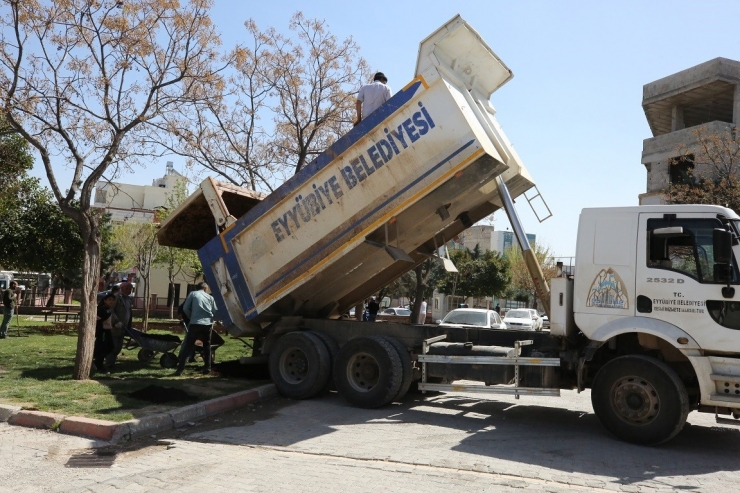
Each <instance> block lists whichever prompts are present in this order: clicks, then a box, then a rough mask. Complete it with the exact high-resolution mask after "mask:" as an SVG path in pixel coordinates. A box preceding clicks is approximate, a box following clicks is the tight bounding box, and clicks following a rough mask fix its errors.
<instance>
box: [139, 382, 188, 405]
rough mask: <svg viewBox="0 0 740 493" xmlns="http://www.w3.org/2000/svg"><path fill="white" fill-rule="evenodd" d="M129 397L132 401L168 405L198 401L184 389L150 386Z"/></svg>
mask: <svg viewBox="0 0 740 493" xmlns="http://www.w3.org/2000/svg"><path fill="white" fill-rule="evenodd" d="M128 396H129V397H131V398H132V399H137V400H140V401H146V402H153V403H154V404H167V403H169V402H190V401H197V400H198V398H197V397H196V396H194V395H191V394H188V393H187V392H185V391H184V390H182V389H173V388H171V387H161V386H159V385H148V386H146V387H144V388H143V389H139V390H136V391H134V392H131V393H130V394H128Z"/></svg>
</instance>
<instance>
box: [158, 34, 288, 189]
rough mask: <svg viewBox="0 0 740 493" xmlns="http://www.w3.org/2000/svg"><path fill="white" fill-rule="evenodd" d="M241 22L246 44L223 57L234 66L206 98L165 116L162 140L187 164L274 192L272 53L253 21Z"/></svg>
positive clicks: (277, 178)
mask: <svg viewBox="0 0 740 493" xmlns="http://www.w3.org/2000/svg"><path fill="white" fill-rule="evenodd" d="M244 25H245V27H246V29H247V32H248V33H249V36H250V46H246V45H245V46H238V47H236V48H235V49H234V50H233V51H232V52H231V53H229V54H228V55H227V56H226V57H225V61H226V62H228V63H229V64H230V66H231V69H232V70H231V71H230V72H229V74H228V75H227V76H225V80H224V84H223V85H220V86H213V87H212V89H213V90H212V91H211V93H210V94H209V97H208V98H204V99H203V100H201V101H199V102H198V104H196V105H183V106H180V107H179V108H178V111H177V112H173V113H171V114H169V115H167V118H166V121H165V125H166V128H165V129H166V130H167V131H168V134H169V135H170V136H171V138H170V140H169V141H168V142H166V144H165V145H166V147H167V148H168V149H169V150H170V151H172V152H174V153H176V154H179V155H182V156H185V157H186V158H187V162H188V165H189V166H191V167H192V166H194V165H199V166H202V167H203V168H205V169H206V170H208V171H210V172H213V173H216V174H217V175H219V176H220V177H221V178H222V179H225V180H227V181H229V182H231V183H233V184H234V185H237V186H246V187H248V188H250V189H252V190H266V191H272V190H273V187H274V184H275V183H282V182H283V181H284V179H285V176H284V174H283V173H282V171H284V170H282V169H280V168H279V167H278V165H277V159H276V157H275V152H274V147H273V146H272V145H271V144H270V140H271V138H272V137H271V135H270V132H269V131H268V130H267V129H266V128H265V126H264V124H265V116H269V111H270V109H269V106H268V102H269V97H270V91H271V90H272V89H273V83H272V82H271V81H270V80H269V79H268V78H267V75H266V73H265V70H266V67H267V66H268V65H269V64H270V63H271V62H269V60H270V59H271V58H272V57H274V56H275V55H274V53H273V51H272V49H271V44H270V38H269V37H268V35H267V34H265V33H262V32H261V31H260V30H259V29H258V28H257V25H256V24H255V23H254V21H251V20H250V21H247V22H246V23H245V24H244Z"/></svg>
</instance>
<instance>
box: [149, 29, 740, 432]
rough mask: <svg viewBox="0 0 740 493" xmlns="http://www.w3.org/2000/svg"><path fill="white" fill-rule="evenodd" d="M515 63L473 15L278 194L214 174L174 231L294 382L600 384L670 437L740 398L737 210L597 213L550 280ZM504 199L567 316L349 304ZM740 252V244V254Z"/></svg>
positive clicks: (610, 398)
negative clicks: (506, 319)
mask: <svg viewBox="0 0 740 493" xmlns="http://www.w3.org/2000/svg"><path fill="white" fill-rule="evenodd" d="M511 78H512V72H511V71H510V70H509V68H508V67H507V66H506V65H505V64H504V63H503V62H502V61H501V60H500V59H499V58H498V57H497V56H496V54H495V53H494V52H493V51H492V50H491V49H490V47H489V46H488V45H487V44H486V43H485V42H484V41H483V40H482V39H481V37H480V36H479V35H478V34H477V33H476V32H475V30H473V29H472V28H471V27H470V26H469V25H468V24H467V23H466V22H465V21H464V20H463V19H461V18H460V17H459V16H457V17H455V18H453V19H452V20H451V21H449V22H448V23H446V24H445V25H443V26H442V27H441V28H440V29H438V30H436V31H435V32H434V33H432V34H431V35H430V36H429V37H428V38H426V39H425V40H424V41H422V42H421V44H420V48H419V54H418V60H417V66H416V77H415V78H414V79H413V80H412V81H411V82H409V84H407V85H406V86H405V87H404V88H403V89H401V90H400V91H399V92H398V93H396V94H395V95H393V97H392V98H391V99H390V100H389V101H388V102H386V103H385V104H384V105H383V106H382V107H381V108H379V109H378V110H376V111H375V112H373V113H372V114H370V115H369V116H368V117H367V118H366V119H365V120H363V121H362V122H361V123H360V124H359V125H357V126H356V127H354V128H353V129H352V130H351V131H349V132H348V133H347V134H346V135H344V136H343V137H342V138H340V139H339V140H337V141H336V142H335V143H334V144H333V145H332V146H331V147H329V148H328V149H327V150H326V151H325V152H324V153H323V154H321V155H320V156H319V157H318V158H317V159H316V160H314V161H313V162H311V163H310V164H308V165H307V166H305V167H304V168H303V169H301V170H300V171H299V172H298V173H297V174H296V175H295V176H293V177H292V178H290V179H289V180H287V181H286V182H285V183H284V184H283V185H281V186H280V187H279V188H277V189H276V190H275V191H274V192H272V193H271V194H269V195H263V194H259V193H256V192H253V191H249V190H245V189H242V188H239V187H235V186H232V185H228V184H224V183H220V182H218V181H216V180H213V179H211V178H208V179H206V180H205V181H204V182H203V183H202V184H201V185H200V186H199V187H198V189H197V190H196V191H195V193H193V194H192V195H191V196H190V197H189V198H188V199H187V200H186V201H185V202H184V203H183V204H182V205H181V206H180V207H179V208H178V209H177V210H176V211H175V212H174V213H173V214H171V215H170V216H169V217H168V218H167V220H165V221H164V222H163V223H162V224H161V227H160V230H159V233H158V235H159V241H160V243H161V244H163V245H171V246H176V247H183V248H192V249H197V250H198V255H199V257H200V260H201V262H202V264H203V272H204V276H205V279H206V280H207V282H208V284H209V286H210V287H211V288H212V292H213V296H214V297H215V299H216V303H217V306H218V318H220V320H221V321H222V323H223V324H224V325H225V326H226V327H227V328H228V331H229V333H230V334H232V335H233V336H235V337H245V338H251V339H252V340H253V341H254V342H253V347H252V349H253V358H255V359H256V360H265V361H266V362H267V364H268V366H269V370H270V375H271V377H272V379H273V381H274V382H275V385H276V386H277V388H278V389H279V391H280V392H281V393H282V394H283V395H285V396H288V397H291V398H296V399H306V398H310V397H313V396H316V395H318V394H320V393H322V392H325V391H326V390H327V389H329V388H331V387H334V388H335V389H336V391H338V393H339V394H341V395H342V397H344V398H345V399H346V400H347V401H349V402H350V403H352V404H354V405H357V406H362V407H379V406H383V405H386V404H388V403H390V402H392V401H394V400H399V399H402V398H403V396H404V395H405V394H406V392H407V391H408V390H409V388H410V387H411V385H412V384H415V385H416V386H417V387H418V388H419V389H420V390H421V391H422V392H427V391H443V392H455V391H462V392H472V393H481V394H493V395H495V394H505V395H513V396H515V397H516V398H519V397H520V396H528V395H545V396H558V395H560V392H561V390H563V389H577V390H579V391H581V390H584V389H591V399H592V403H593V407H594V411H595V413H596V415H597V417H598V418H599V420H600V421H601V422H602V423H603V425H604V426H605V427H606V428H607V429H608V430H609V431H610V432H612V433H613V434H614V435H616V436H617V437H619V438H621V439H623V440H627V441H631V442H635V443H641V444H657V443H661V442H664V441H666V440H669V439H670V438H672V437H673V436H675V435H676V434H677V433H678V432H679V431H680V430H681V428H682V427H683V425H684V423H685V421H686V417H687V415H688V413H689V412H690V411H692V410H697V411H702V412H713V413H715V415H716V417H717V419H718V420H725V419H726V418H724V417H720V415H722V416H725V415H732V416H733V417H735V418H737V417H738V416H739V415H738V412H740V358H738V356H739V355H740V332H739V331H738V329H740V303H738V301H735V300H736V294H735V288H734V287H733V286H734V285H736V284H738V282H740V275H739V274H738V267H737V264H736V263H735V261H734V257H733V250H735V251H737V248H738V246H737V245H738V237H739V236H740V218H739V217H738V216H737V215H736V214H735V213H734V212H733V211H731V210H729V209H726V208H723V207H717V206H707V205H702V206H700V205H683V206H649V207H647V206H646V207H625V208H601V209H584V210H583V211H582V213H581V216H580V219H579V228H578V238H577V250H576V260H575V274H573V273H572V272H569V273H568V274H567V275H566V274H565V273H563V274H562V275H561V276H559V277H557V278H555V279H552V280H551V283H550V285H548V284H547V283H546V282H545V281H544V279H543V277H542V275H541V271H540V270H539V266H538V265H537V263H536V260H535V259H534V256H533V255H531V249H530V246H529V244H528V242H527V238H526V235H525V234H524V228H523V226H522V224H521V221H520V220H519V218H518V216H517V212H516V209H515V207H514V199H516V198H518V197H522V196H523V197H526V198H527V200H531V199H532V198H534V197H537V196H538V195H539V192H538V191H537V188H536V185H535V183H534V180H533V179H532V177H531V175H530V174H529V172H528V171H527V169H526V168H525V167H524V165H523V163H522V161H521V159H520V158H519V156H518V155H517V153H516V152H515V151H514V149H513V147H512V145H511V143H510V142H509V140H508V139H507V138H506V136H505V134H504V132H503V131H502V129H501V126H500V125H499V123H498V122H497V119H496V116H495V113H496V111H495V109H494V107H493V106H492V104H491V103H490V97H491V95H492V94H493V93H494V92H495V91H496V90H497V89H498V88H500V87H501V86H502V85H503V84H505V83H507V82H508V81H509V80H510V79H511ZM499 209H504V210H505V211H506V214H507V215H508V216H509V219H510V222H511V224H512V226H513V230H514V233H515V234H516V236H517V240H518V241H519V244H520V245H521V246H522V248H523V250H524V251H525V253H526V252H530V255H529V256H528V262H527V263H528V267H529V268H530V272H531V273H532V275H533V279H534V280H535V284H536V286H537V289H538V293H539V297H540V299H541V300H542V301H543V303H544V304H545V308H546V311H547V312H548V314H549V317H550V325H551V328H550V331H549V332H548V331H543V332H527V331H518V330H492V329H483V328H477V327H475V326H460V327H441V326H436V325H416V324H410V323H409V324H401V323H389V322H383V323H367V322H359V321H354V320H346V319H343V318H342V314H343V313H345V312H346V311H347V310H348V309H350V308H351V307H353V306H355V305H356V304H358V303H361V302H362V301H363V300H365V299H367V298H368V297H369V296H371V295H372V294H374V293H376V292H377V291H378V290H380V289H381V288H382V287H383V286H385V285H387V284H388V283H390V282H392V281H393V280H395V279H397V278H398V277H399V276H401V275H403V274H404V273H405V272H408V271H409V270H410V269H413V268H414V267H416V266H417V265H419V264H420V263H422V262H424V261H426V260H427V259H430V258H431V259H433V260H434V261H435V262H439V263H440V264H442V265H443V266H444V267H445V268H446V269H448V270H450V271H454V270H455V267H454V265H453V264H452V262H450V260H449V258H448V256H447V255H445V254H444V253H443V252H445V249H444V245H446V243H447V242H448V241H449V240H450V239H451V238H454V237H455V236H456V235H458V234H459V233H461V232H462V231H464V230H465V229H466V228H468V227H470V226H471V225H473V224H474V223H476V222H477V221H479V220H481V219H482V218H485V217H486V216H489V215H490V214H492V213H494V212H495V211H497V210H499ZM738 253H740V252H738Z"/></svg>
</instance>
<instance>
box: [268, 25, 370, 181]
mask: <svg viewBox="0 0 740 493" xmlns="http://www.w3.org/2000/svg"><path fill="white" fill-rule="evenodd" d="M290 30H291V31H293V32H294V33H295V34H296V36H297V39H291V38H284V37H282V36H278V35H277V34H276V33H275V32H274V31H270V34H269V38H270V42H271V45H272V46H273V50H274V53H275V56H274V57H272V58H270V59H269V62H270V65H271V66H270V67H269V77H270V79H271V80H272V81H273V83H274V86H275V92H276V94H277V96H278V104H277V105H276V106H275V107H274V108H273V109H274V111H275V115H276V116H275V125H276V134H275V137H276V140H275V145H276V148H277V152H278V156H279V158H280V160H281V162H282V163H283V164H285V165H286V166H293V169H294V170H295V172H296V173H297V172H298V171H299V170H300V169H301V168H302V167H303V166H304V165H305V164H307V163H308V162H310V161H311V159H312V158H313V157H315V156H316V155H318V154H320V153H321V152H323V151H324V150H325V149H326V148H327V147H329V146H330V145H331V144H332V143H333V142H334V141H335V140H336V139H337V138H338V137H339V136H341V135H343V134H344V133H346V132H347V130H349V129H350V128H351V122H353V121H354V115H353V111H354V105H355V99H356V97H355V95H356V91H357V89H358V88H359V86H360V84H361V83H362V82H363V81H365V80H366V79H367V75H368V74H367V73H368V68H367V63H366V62H365V60H364V59H362V58H361V57H360V56H359V47H358V46H357V44H356V43H355V42H354V40H353V39H352V38H351V37H350V38H347V39H345V40H343V41H341V42H340V41H338V40H337V38H336V37H335V36H334V35H333V34H331V32H329V29H328V26H327V24H326V22H325V21H323V20H319V19H306V18H305V17H304V16H303V14H302V13H301V12H298V13H296V14H295V15H294V16H293V18H292V19H291V20H290Z"/></svg>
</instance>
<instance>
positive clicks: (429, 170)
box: [257, 140, 475, 296]
mask: <svg viewBox="0 0 740 493" xmlns="http://www.w3.org/2000/svg"><path fill="white" fill-rule="evenodd" d="M474 142H475V140H470V141H468V142H467V143H465V144H463V146H462V147H460V148H459V149H457V150H456V151H454V152H453V153H452V154H450V155H449V156H447V157H446V158H444V159H443V160H442V161H440V162H439V163H437V164H435V165H434V166H432V167H431V168H429V169H428V170H427V171H426V172H424V174H422V175H420V176H419V177H417V178H416V179H415V180H414V181H412V182H411V183H409V184H408V185H406V186H405V187H404V188H402V189H401V190H399V191H398V192H396V193H394V194H393V195H392V196H390V197H389V198H388V199H387V200H385V201H384V202H383V203H381V204H380V205H378V206H377V207H375V208H374V209H372V210H371V211H369V212H368V213H367V214H365V215H364V216H362V217H361V218H360V219H358V220H357V221H355V222H354V223H352V224H350V225H349V226H347V227H346V228H345V229H344V230H343V231H341V232H340V233H338V234H337V235H335V236H334V237H333V238H332V239H331V240H329V241H327V242H326V243H325V244H324V246H323V247H321V248H319V249H318V250H316V251H315V252H314V253H312V254H311V255H309V256H308V257H307V258H306V259H305V260H303V261H302V262H301V263H299V264H298V265H296V266H295V267H294V268H293V269H291V270H289V271H288V272H286V273H285V274H283V275H282V276H280V277H278V278H277V279H275V280H274V281H272V282H271V283H270V284H268V285H267V286H265V287H264V288H263V289H262V290H260V291H258V292H257V296H260V295H261V294H263V293H264V292H265V291H267V290H268V289H270V288H271V287H273V286H274V285H275V284H277V283H278V282H280V281H283V280H284V279H285V278H286V277H287V276H289V275H290V274H292V273H293V272H295V271H296V269H298V268H299V267H301V266H302V265H303V264H305V263H306V262H308V261H309V260H311V259H312V258H314V257H316V256H317V255H319V254H321V253H322V252H323V251H324V250H326V248H328V247H329V246H330V245H334V244H335V243H336V242H337V241H339V239H340V238H341V237H343V236H344V235H346V234H347V233H349V232H350V231H351V230H352V229H354V228H355V227H356V226H358V225H359V224H361V223H362V222H363V221H366V220H367V219H368V218H369V217H370V216H372V215H373V214H376V213H377V212H378V211H379V210H381V209H382V208H383V207H385V206H387V205H388V204H389V203H391V202H393V201H394V200H395V199H397V198H398V197H399V196H400V195H401V194H403V193H405V192H407V191H408V190H409V189H410V188H411V187H413V186H415V185H416V184H418V183H419V182H420V181H422V180H423V179H424V178H426V177H427V176H429V175H430V174H432V173H433V172H434V171H435V170H437V169H438V168H440V167H441V166H442V165H444V164H445V163H447V162H449V161H450V160H452V159H453V158H454V157H455V156H457V155H458V154H460V153H461V152H462V151H464V150H465V149H467V148H468V147H470V146H471V145H473V143H474Z"/></svg>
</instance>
